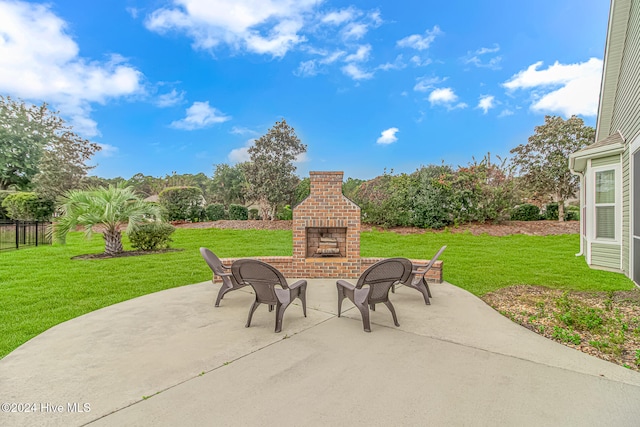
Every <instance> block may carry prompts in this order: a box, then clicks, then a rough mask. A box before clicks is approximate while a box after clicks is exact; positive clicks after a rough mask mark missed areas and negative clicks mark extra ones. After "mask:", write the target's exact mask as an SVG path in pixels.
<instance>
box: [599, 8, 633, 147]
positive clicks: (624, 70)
mask: <svg viewBox="0 0 640 427" xmlns="http://www.w3.org/2000/svg"><path fill="white" fill-rule="evenodd" d="M616 3H618V2H616ZM621 27H622V28H624V26H621ZM620 39H621V40H622V41H623V44H624V48H623V50H622V61H621V64H620V74H619V77H618V88H617V91H616V95H615V103H614V106H613V111H612V116H611V125H610V127H609V129H608V135H611V134H612V133H614V132H615V131H617V130H620V131H621V132H622V135H623V136H624V137H625V138H626V139H628V138H630V137H633V136H634V135H636V134H637V133H638V132H639V131H640V74H639V73H638V70H639V69H640V2H637V1H636V2H631V8H630V10H629V18H628V25H627V28H626V36H625V37H620ZM617 49H619V48H618V47H616V50H617ZM603 136H604V135H603Z"/></svg>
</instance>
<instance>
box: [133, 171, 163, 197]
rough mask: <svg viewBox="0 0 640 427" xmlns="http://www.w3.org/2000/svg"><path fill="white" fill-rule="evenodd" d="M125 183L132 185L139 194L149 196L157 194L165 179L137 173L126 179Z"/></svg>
mask: <svg viewBox="0 0 640 427" xmlns="http://www.w3.org/2000/svg"><path fill="white" fill-rule="evenodd" d="M127 185H130V186H131V187H133V189H134V190H135V192H136V193H138V194H140V195H141V196H143V197H149V196H153V195H154V194H159V193H160V192H161V191H162V189H163V188H164V187H165V181H164V180H163V179H162V178H156V177H153V176H151V175H144V174H142V173H137V174H135V175H133V176H132V177H131V178H129V179H128V180H127Z"/></svg>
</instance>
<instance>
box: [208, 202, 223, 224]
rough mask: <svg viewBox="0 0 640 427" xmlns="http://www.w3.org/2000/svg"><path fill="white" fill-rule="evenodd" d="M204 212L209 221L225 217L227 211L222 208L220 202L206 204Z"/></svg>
mask: <svg viewBox="0 0 640 427" xmlns="http://www.w3.org/2000/svg"><path fill="white" fill-rule="evenodd" d="M206 213H207V219H208V220H209V221H218V220H220V219H227V212H226V211H225V210H224V205H223V204H221V203H213V204H211V205H209V206H207V209H206Z"/></svg>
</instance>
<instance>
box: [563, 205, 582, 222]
mask: <svg viewBox="0 0 640 427" xmlns="http://www.w3.org/2000/svg"><path fill="white" fill-rule="evenodd" d="M564 220H565V221H580V207H579V206H567V210H566V212H565V213H564Z"/></svg>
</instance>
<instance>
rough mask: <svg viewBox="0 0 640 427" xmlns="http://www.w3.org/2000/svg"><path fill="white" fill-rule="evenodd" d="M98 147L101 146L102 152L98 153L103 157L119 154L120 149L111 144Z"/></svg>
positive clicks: (99, 144)
mask: <svg viewBox="0 0 640 427" xmlns="http://www.w3.org/2000/svg"><path fill="white" fill-rule="evenodd" d="M98 146H100V151H98V155H100V156H102V157H113V156H115V155H116V154H118V151H119V149H118V147H116V146H114V145H110V144H101V143H98Z"/></svg>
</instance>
